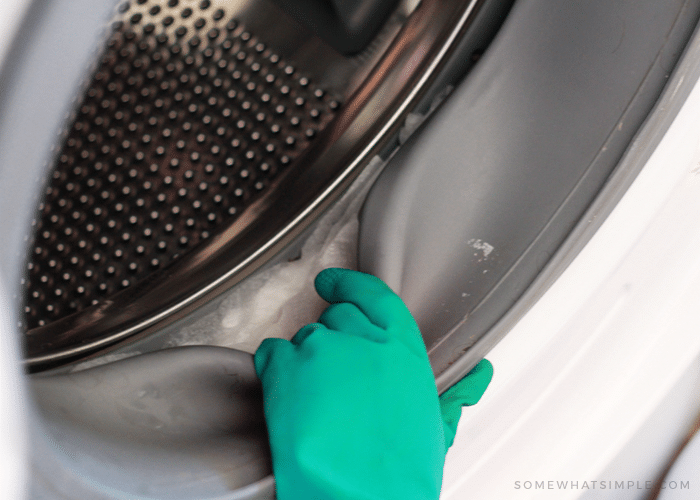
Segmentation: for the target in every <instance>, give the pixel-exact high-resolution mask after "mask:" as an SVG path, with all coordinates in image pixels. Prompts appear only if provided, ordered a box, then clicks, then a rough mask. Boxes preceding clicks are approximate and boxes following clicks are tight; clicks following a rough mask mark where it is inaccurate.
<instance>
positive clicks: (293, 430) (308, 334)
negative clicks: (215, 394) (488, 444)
mask: <svg viewBox="0 0 700 500" xmlns="http://www.w3.org/2000/svg"><path fill="white" fill-rule="evenodd" d="M315 285H316V290H317V291H318V294H319V295H320V296H321V297H322V298H323V299H325V300H326V301H328V302H330V303H331V304H332V305H330V306H329V307H328V308H327V309H326V311H325V312H324V313H323V314H322V315H321V317H320V318H319V322H318V323H312V324H310V325H307V326H305V327H304V328H302V329H301V330H299V332H297V334H296V335H295V336H294V338H293V339H292V341H291V342H289V341H286V340H282V339H266V340H265V341H263V343H262V344H261V345H260V347H259V348H258V350H257V352H256V353H255V369H256V371H257V374H258V377H259V378H260V380H261V381H262V386H263V399H264V410H265V419H266V422H267V428H268V433H269V436H270V446H271V450H272V463H273V470H274V474H275V481H276V488H277V498H278V499H279V500H294V499H299V500H345V499H347V500H393V499H396V500H398V499H400V500H410V499H421V500H431V499H437V498H438V497H439V495H440V486H441V483H442V469H443V466H444V461H445V452H446V450H447V447H448V446H449V445H448V443H447V442H448V441H449V443H450V444H451V441H452V439H453V438H454V429H455V428H456V424H457V420H458V418H459V415H458V412H456V410H455V408H457V405H459V404H461V403H460V401H461V399H460V398H459V397H452V396H450V397H449V398H448V399H446V400H444V402H443V403H442V404H441V401H440V400H439V398H438V394H437V389H436V387H435V380H434V377H433V373H432V370H431V368H430V363H429V361H428V355H427V352H426V349H425V345H424V343H423V339H422V337H421V335H420V332H419V331H418V327H417V325H416V323H415V321H414V320H413V318H412V317H411V314H410V313H409V311H408V309H407V308H406V306H405V305H404V303H403V302H402V301H401V299H400V298H399V297H398V296H397V295H396V294H394V293H393V292H392V291H391V289H390V288H389V287H388V286H387V285H385V284H384V282H382V281H381V280H379V279H378V278H376V277H374V276H370V275H367V274H363V273H360V272H357V271H349V270H345V269H326V270H325V271H322V272H321V273H319V275H318V276H317V277H316V283H315ZM489 367H490V365H489ZM469 377H470V375H468V376H467V377H466V379H469ZM466 379H465V380H466ZM479 380H480V382H479V383H477V384H472V388H471V389H470V394H471V399H470V401H472V400H474V398H476V399H478V396H480V395H481V394H480V393H479V394H478V396H477V393H478V392H479V390H480V391H481V393H483V391H484V390H485V389H486V385H487V384H488V380H486V377H485V376H483V375H482V376H481V378H480V379H479ZM460 384H462V382H460ZM479 388H480V389H479ZM448 392H449V391H448ZM456 392H459V391H456ZM442 411H447V413H448V414H449V417H450V419H451V420H450V421H449V423H446V422H445V421H444V420H443V414H442ZM446 435H447V439H446Z"/></svg>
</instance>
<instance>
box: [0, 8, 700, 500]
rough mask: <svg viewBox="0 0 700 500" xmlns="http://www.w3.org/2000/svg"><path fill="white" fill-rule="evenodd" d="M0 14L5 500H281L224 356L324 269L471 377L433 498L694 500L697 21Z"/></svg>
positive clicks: (239, 362) (581, 15)
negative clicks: (676, 467) (379, 296)
mask: <svg viewBox="0 0 700 500" xmlns="http://www.w3.org/2000/svg"><path fill="white" fill-rule="evenodd" d="M5 5H6V6H4V7H3V11H0V13H2V14H3V16H2V17H1V18H0V19H2V21H3V23H4V25H3V32H4V33H5V34H6V35H5V38H3V43H4V45H2V46H1V47H0V48H1V49H2V53H0V54H1V55H2V57H3V59H2V72H1V73H0V78H2V80H0V85H1V86H0V91H1V92H2V96H1V99H2V100H1V101H0V102H1V104H0V106H1V107H0V113H1V115H0V120H2V121H1V122H0V168H1V169H2V170H1V171H0V176H1V179H2V183H1V184H2V189H3V196H2V198H1V199H0V203H2V218H1V223H2V230H3V234H5V235H6V244H5V245H4V246H3V249H2V252H3V253H2V258H1V259H0V276H2V285H3V293H4V304H6V307H4V308H3V311H4V313H3V320H4V326H3V336H2V339H3V350H2V355H3V356H4V357H6V358H8V360H7V362H3V369H4V370H6V371H7V373H6V374H5V373H3V378H2V381H3V384H4V386H3V387H4V388H5V389H4V391H3V392H2V395H3V398H5V399H3V413H2V418H3V422H5V421H7V422H8V424H7V425H8V427H9V428H12V429H17V431H16V432H12V433H10V434H7V445H6V446H4V449H6V450H7V452H6V453H5V456H4V457H3V458H4V459H5V461H6V462H7V464H8V465H7V467H6V468H5V470H8V471H12V472H11V476H12V478H13V480H12V481H6V486H5V487H6V488H7V491H8V494H12V495H14V496H19V495H20V494H21V492H25V493H26V494H27V495H28V497H29V498H217V499H218V498H222V499H223V498H227V499H242V498H259V499H261V498H273V497H274V480H273V478H272V476H271V473H270V466H269V454H268V451H267V443H266V434H265V429H264V423H263V422H262V416H261V413H260V393H259V389H258V387H257V383H256V380H255V376H254V372H253V371H252V365H251V356H250V353H251V352H254V350H255V348H256V347H257V345H258V344H259V342H260V341H261V340H262V339H263V338H264V337H267V336H282V337H287V338H289V337H291V335H293V333H294V331H295V330H296V328H298V327H299V326H301V325H303V324H304V323H306V322H310V321H314V320H315V318H316V316H317V314H318V312H319V310H320V309H322V307H323V304H320V303H319V302H318V299H315V298H314V297H313V293H312V292H311V286H310V283H311V281H310V280H311V279H312V278H313V275H314V274H315V272H316V271H318V270H319V269H321V268H323V267H328V266H330V265H342V266H345V267H357V268H359V269H360V270H363V271H367V272H371V273H373V274H376V275H378V276H379V277H381V278H382V279H384V280H385V281H386V282H387V283H389V284H390V285H391V286H392V287H393V288H394V289H395V290H396V291H397V292H398V293H399V294H400V295H401V296H402V298H403V299H404V300H405V301H406V303H407V305H408V306H409V308H410V309H411V312H412V313H413V314H414V316H415V317H416V320H417V321H418V323H419V325H420V327H421V331H422V333H423V337H424V339H425V341H426V345H427V347H428V351H429V355H430V360H431V364H432V366H433V370H434V373H435V376H436V382H437V385H438V388H439V390H440V391H443V390H445V389H446V388H447V387H449V386H450V385H451V384H452V383H454V382H455V381H456V380H458V379H459V378H460V377H462V376H463V375H464V374H465V373H466V372H467V371H468V370H469V369H470V368H471V367H472V366H473V365H474V364H475V363H476V362H477V361H478V360H479V359H481V358H482V357H484V356H488V357H489V358H490V359H491V360H492V362H494V364H495V366H496V375H495V378H494V381H493V384H492V387H491V388H490V389H489V392H487V395H486V396H485V397H484V400H483V401H482V402H481V403H480V404H479V405H478V406H477V407H475V408H470V409H469V410H466V411H465V412H464V413H463V421H462V424H461V426H460V429H459V432H458V435H457V441H456V444H455V446H454V448H453V449H452V450H451V451H450V453H449V454H448V459H447V464H446V476H445V482H444V485H443V497H445V498H494V497H498V498H521V497H522V498H539V497H547V496H549V497H552V498H563V497H566V498H587V497H590V498H649V497H652V496H653V495H655V494H656V493H657V491H661V492H662V494H666V495H674V494H678V495H683V494H687V495H690V496H689V497H688V498H691V497H693V496H692V494H693V492H694V491H695V493H697V492H698V491H700V490H698V488H700V485H697V484H695V481H694V478H684V477H678V478H675V477H665V478H664V470H665V467H666V466H667V465H668V464H669V463H670V462H671V460H672V458H673V455H674V453H675V452H676V451H677V450H678V449H680V447H681V446H682V443H683V439H684V438H685V437H686V436H688V435H689V432H690V429H691V428H692V422H693V419H694V418H695V417H696V415H697V412H698V409H699V408H700V402H698V401H697V398H692V397H691V395H693V394H697V389H698V385H699V384H698V382H699V381H700V378H699V375H700V371H699V368H700V344H699V343H698V341H697V340H696V337H697V335H694V334H693V332H694V330H696V329H697V324H698V321H697V318H696V316H695V314H694V310H695V308H693V307H692V304H693V303H694V300H693V299H694V298H695V297H696V295H695V294H696V293H697V286H696V281H697V279H696V277H697V263H696V257H695V253H696V252H693V248H694V242H695V238H696V234H697V227H695V226H696V223H695V221H694V220H693V217H689V216H688V214H689V213H693V207H694V203H696V202H695V199H696V198H697V196H695V191H694V190H695V189H697V186H696V184H697V181H696V178H697V176H696V171H697V163H698V161H700V158H699V157H698V154H699V149H698V136H697V133H696V132H695V131H697V130H698V127H697V125H698V124H697V123H696V122H697V119H696V118H695V117H696V116H700V114H698V113H697V111H698V106H699V105H700V103H699V102H698V91H697V89H696V88H695V87H696V82H697V77H698V71H699V70H698V64H697V61H698V59H699V58H700V53H699V51H700V46H698V43H700V42H698V39H697V37H696V36H695V27H696V24H697V20H698V17H699V16H700V2H695V1H675V2H669V4H667V5H657V4H656V3H653V2H647V3H644V4H639V3H638V2H637V3H633V2H624V1H623V2H615V3H610V2H602V1H601V2H593V3H591V2H569V3H567V4H565V5H561V4H559V3H558V2H552V1H548V0H517V1H515V2H508V1H471V2H458V1H454V2H430V1H427V0H423V1H421V2H412V1H395V2H370V1H368V2H350V3H344V4H340V3H334V2H321V1H319V2H312V1H309V2H302V1H301V0H299V1H287V0H284V1H282V0H280V1H276V2H267V1H262V0H261V1H256V2H251V1H224V0H221V1H216V0H211V1H207V0H205V1H196V2H195V1H189V0H180V1H177V0H169V1H154V0H134V1H129V2H119V3H117V4H114V3H113V2H76V1H72V2H65V1H59V0H56V1H52V2H28V1H27V2H22V1H18V2H15V3H6V4H5ZM368 12H369V15H368V14H367V13H368ZM363 15H364V16H365V17H363ZM358 20H359V21H358ZM172 347H178V349H170V348H172ZM25 373H26V374H25ZM5 401H7V404H5ZM26 485H28V487H27V488H26V490H25V489H24V487H25V486H26ZM679 498H680V497H679Z"/></svg>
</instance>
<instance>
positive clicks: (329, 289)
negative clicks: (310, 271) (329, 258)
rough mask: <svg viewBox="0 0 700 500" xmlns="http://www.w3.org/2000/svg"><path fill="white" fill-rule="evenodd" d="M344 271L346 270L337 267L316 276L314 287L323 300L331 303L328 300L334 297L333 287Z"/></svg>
mask: <svg viewBox="0 0 700 500" xmlns="http://www.w3.org/2000/svg"><path fill="white" fill-rule="evenodd" d="M345 271H347V270H346V269H342V268H339V267H329V268H328V269H324V270H323V271H321V272H320V273H318V274H317V275H316V279H314V287H315V288H316V292H317V293H318V294H319V296H320V297H321V298H322V299H323V300H325V301H326V302H331V300H330V299H332V297H333V296H334V295H335V294H334V290H335V285H336V283H337V282H338V280H339V279H340V278H341V277H342V275H343V273H344V272H345Z"/></svg>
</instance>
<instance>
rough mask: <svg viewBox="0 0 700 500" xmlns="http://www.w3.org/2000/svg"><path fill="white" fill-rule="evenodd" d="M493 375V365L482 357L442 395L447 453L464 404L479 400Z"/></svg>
mask: <svg viewBox="0 0 700 500" xmlns="http://www.w3.org/2000/svg"><path fill="white" fill-rule="evenodd" d="M492 377H493V365H491V363H490V362H489V361H488V360H486V359H482V360H481V361H480V362H479V364H477V365H476V366H475V367H474V368H472V370H471V371H470V372H469V373H467V374H466V375H465V376H464V378H463V379H462V380H460V381H459V382H457V383H456V384H455V385H453V386H452V387H450V388H449V389H448V390H447V391H445V392H444V393H443V394H442V395H441V396H440V410H441V411H442V421H443V422H442V423H443V430H444V434H445V453H447V449H448V448H449V447H450V446H452V443H453V442H454V439H455V434H456V433H457V424H458V423H459V418H460V417H461V416H462V407H463V406H472V405H475V404H476V403H478V402H479V399H481V396H482V395H483V394H484V392H485V391H486V388H487V387H488V385H489V383H490V382H491V378H492Z"/></svg>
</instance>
